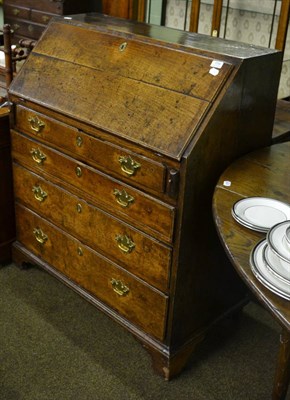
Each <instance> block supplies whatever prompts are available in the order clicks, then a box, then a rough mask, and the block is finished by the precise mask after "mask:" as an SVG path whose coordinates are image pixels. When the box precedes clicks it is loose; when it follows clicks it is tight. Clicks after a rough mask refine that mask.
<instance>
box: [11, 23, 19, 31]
mask: <svg viewBox="0 0 290 400" xmlns="http://www.w3.org/2000/svg"><path fill="white" fill-rule="evenodd" d="M12 28H13V30H14V31H17V30H18V29H19V28H20V25H18V24H13V25H12Z"/></svg>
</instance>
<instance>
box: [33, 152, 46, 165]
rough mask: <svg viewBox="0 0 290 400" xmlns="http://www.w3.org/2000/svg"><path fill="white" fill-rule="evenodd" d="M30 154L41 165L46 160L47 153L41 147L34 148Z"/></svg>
mask: <svg viewBox="0 0 290 400" xmlns="http://www.w3.org/2000/svg"><path fill="white" fill-rule="evenodd" d="M30 154H31V155H32V158H33V160H34V161H35V162H36V163H37V164H39V165H41V164H43V163H44V161H45V160H46V155H45V154H43V153H42V151H41V150H40V149H32V150H31V151H30Z"/></svg>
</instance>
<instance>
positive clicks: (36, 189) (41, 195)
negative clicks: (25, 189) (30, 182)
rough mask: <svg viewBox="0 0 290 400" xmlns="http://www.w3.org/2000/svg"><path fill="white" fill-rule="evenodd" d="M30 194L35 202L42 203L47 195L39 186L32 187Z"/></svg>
mask: <svg viewBox="0 0 290 400" xmlns="http://www.w3.org/2000/svg"><path fill="white" fill-rule="evenodd" d="M32 192H33V193H34V197H35V198H36V200H37V201H40V202H43V201H44V200H45V199H46V197H47V193H46V192H45V191H44V190H43V189H42V188H41V187H40V186H33V188H32Z"/></svg>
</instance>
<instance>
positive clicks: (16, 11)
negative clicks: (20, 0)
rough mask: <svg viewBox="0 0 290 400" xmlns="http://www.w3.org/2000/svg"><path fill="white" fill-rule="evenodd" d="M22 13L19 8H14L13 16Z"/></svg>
mask: <svg viewBox="0 0 290 400" xmlns="http://www.w3.org/2000/svg"><path fill="white" fill-rule="evenodd" d="M19 13H20V10H19V9H18V8H13V10H12V14H13V15H18V14H19Z"/></svg>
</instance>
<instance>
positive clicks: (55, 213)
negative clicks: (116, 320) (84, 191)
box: [14, 165, 171, 292]
mask: <svg viewBox="0 0 290 400" xmlns="http://www.w3.org/2000/svg"><path fill="white" fill-rule="evenodd" d="M34 187H40V188H41V189H42V190H43V191H44V192H45V193H46V195H47V197H45V198H44V200H43V201H39V200H37V199H36V198H35V196H34V194H33V191H32V189H33V188H34ZM14 193H15V198H16V200H17V199H19V200H20V201H21V202H22V203H23V204H24V205H26V206H27V207H29V208H30V209H32V210H34V211H35V212H37V213H38V214H40V215H42V216H43V217H44V218H46V219H48V220H50V221H52V222H53V223H54V224H56V225H58V226H59V227H60V228H63V229H65V230H67V231H69V232H71V233H72V234H73V235H74V236H76V237H77V238H79V239H80V240H81V239H82V238H83V237H87V244H88V245H89V246H91V247H92V248H95V249H97V250H98V251H101V252H102V253H104V254H106V255H108V256H109V257H110V258H111V259H113V260H114V261H115V262H117V263H118V264H120V265H121V266H122V267H123V268H125V269H127V270H128V271H130V272H132V273H134V274H135V275H136V276H139V277H140V278H142V279H144V280H145V281H147V282H148V283H151V284H152V285H153V286H156V287H157V288H159V289H161V290H163V291H165V292H166V291H168V283H169V268H170V263H171V250H170V248H169V247H166V246H164V245H162V244H161V243H160V242H158V241H156V240H154V239H153V238H151V237H150V236H146V235H144V234H142V232H140V231H137V230H136V229H132V228H131V227H130V226H129V225H126V224H124V223H122V222H121V221H119V220H116V219H115V218H112V217H111V216H110V215H109V214H107V213H104V212H103V211H101V210H99V209H97V208H96V207H94V206H92V205H90V204H88V203H87V202H85V201H84V200H82V199H80V198H78V197H76V196H73V195H71V194H70V193H69V192H67V191H64V190H62V189H61V188H59V187H58V186H55V185H52V184H51V183H49V182H48V181H47V180H45V179H42V178H41V177H40V176H38V175H35V174H33V173H31V172H30V171H28V170H26V169H24V168H22V167H20V166H18V165H14ZM96 227H98V229H97V230H96ZM120 235H122V236H123V235H126V236H127V237H129V238H130V240H132V241H133V243H134V245H135V247H134V249H133V250H132V252H130V253H128V254H127V253H124V252H123V251H122V250H120V248H119V247H118V242H117V241H116V237H117V236H120ZM144 254H146V256H145V257H144ZM152 260H154V262H153V261H152Z"/></svg>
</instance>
